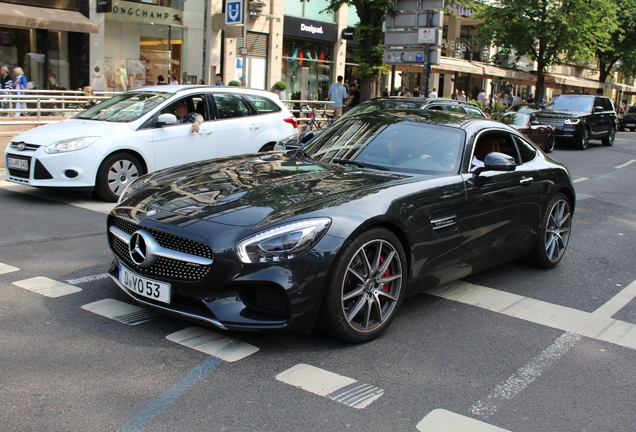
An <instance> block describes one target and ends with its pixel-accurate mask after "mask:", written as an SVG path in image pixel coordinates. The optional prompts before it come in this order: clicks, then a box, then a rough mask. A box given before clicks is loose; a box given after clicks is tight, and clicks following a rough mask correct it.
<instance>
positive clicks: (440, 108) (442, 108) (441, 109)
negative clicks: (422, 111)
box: [426, 105, 444, 111]
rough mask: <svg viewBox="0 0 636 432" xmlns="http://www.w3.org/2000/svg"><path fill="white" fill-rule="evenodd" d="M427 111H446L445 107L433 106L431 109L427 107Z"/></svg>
mask: <svg viewBox="0 0 636 432" xmlns="http://www.w3.org/2000/svg"><path fill="white" fill-rule="evenodd" d="M426 109H427V110H433V111H444V107H443V106H441V105H431V106H429V107H426Z"/></svg>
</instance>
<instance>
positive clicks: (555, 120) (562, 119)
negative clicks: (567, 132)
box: [538, 117, 566, 127]
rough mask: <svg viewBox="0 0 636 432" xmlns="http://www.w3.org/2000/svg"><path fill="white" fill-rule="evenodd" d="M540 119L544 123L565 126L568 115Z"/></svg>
mask: <svg viewBox="0 0 636 432" xmlns="http://www.w3.org/2000/svg"><path fill="white" fill-rule="evenodd" d="M538 118H539V121H540V122H541V123H543V124H547V125H550V126H555V127H557V126H563V125H564V124H565V119H566V117H538Z"/></svg>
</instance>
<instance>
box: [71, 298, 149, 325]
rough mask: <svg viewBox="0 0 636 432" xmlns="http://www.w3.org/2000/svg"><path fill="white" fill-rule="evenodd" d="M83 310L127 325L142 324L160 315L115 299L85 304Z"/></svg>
mask: <svg viewBox="0 0 636 432" xmlns="http://www.w3.org/2000/svg"><path fill="white" fill-rule="evenodd" d="M82 309H84V310H87V311H89V312H93V313H94V314H97V315H101V316H103V317H106V318H110V319H112V320H115V321H117V322H120V323H122V324H126V325H137V324H141V323H144V322H146V321H149V320H151V319H152V318H154V317H156V316H158V315H159V314H158V313H156V312H154V311H149V310H147V309H144V308H141V307H139V306H134V305H131V304H128V303H124V302H121V301H119V300H115V299H104V300H99V301H96V302H93V303H89V304H85V305H84V306H82Z"/></svg>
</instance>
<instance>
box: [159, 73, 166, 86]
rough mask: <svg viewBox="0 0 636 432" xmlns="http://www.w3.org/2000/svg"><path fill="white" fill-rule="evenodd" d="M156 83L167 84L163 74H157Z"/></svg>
mask: <svg viewBox="0 0 636 432" xmlns="http://www.w3.org/2000/svg"><path fill="white" fill-rule="evenodd" d="M157 85H168V83H167V82H166V79H165V78H164V77H163V75H157Z"/></svg>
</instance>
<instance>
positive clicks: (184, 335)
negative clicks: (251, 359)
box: [166, 327, 258, 362]
mask: <svg viewBox="0 0 636 432" xmlns="http://www.w3.org/2000/svg"><path fill="white" fill-rule="evenodd" d="M166 339H168V340H169V341H172V342H176V343H178V344H181V345H184V346H187V347H188V348H192V349H195V350H197V351H201V352H203V353H206V354H209V355H211V356H214V357H216V358H220V359H221V360H223V361H226V362H235V361H237V360H241V359H243V358H245V357H247V356H249V355H252V354H254V353H255V352H258V348H256V347H255V346H253V345H250V344H248V343H245V342H241V341H239V340H236V339H232V338H229V337H225V336H221V335H220V334H218V333H215V332H212V331H210V330H206V329H202V328H199V327H189V328H187V329H185V330H181V331H178V332H176V333H172V334H169V335H168V336H166Z"/></svg>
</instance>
